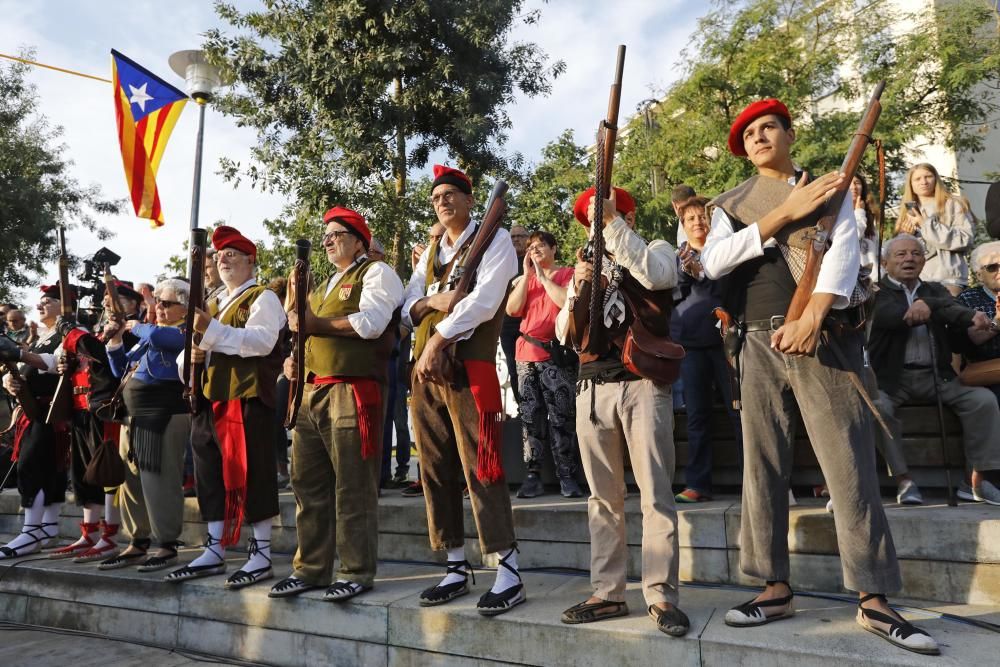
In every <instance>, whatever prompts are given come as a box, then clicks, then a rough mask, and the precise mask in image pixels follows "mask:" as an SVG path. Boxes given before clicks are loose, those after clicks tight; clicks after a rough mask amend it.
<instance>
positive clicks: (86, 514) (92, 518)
mask: <svg viewBox="0 0 1000 667" xmlns="http://www.w3.org/2000/svg"><path fill="white" fill-rule="evenodd" d="M100 520H101V506H100V505H95V504H90V505H84V506H83V522H84V523H90V524H95V523H99V522H100ZM94 535H100V533H99V532H98V531H97V530H95V531H93V532H89V533H87V537H90V539H91V540H93V539H94V537H93V536H94ZM87 537H84V536H83V535H80V539H78V540H77V541H76V542H74V543H73V546H76V545H78V544H79V545H83V544H87Z"/></svg>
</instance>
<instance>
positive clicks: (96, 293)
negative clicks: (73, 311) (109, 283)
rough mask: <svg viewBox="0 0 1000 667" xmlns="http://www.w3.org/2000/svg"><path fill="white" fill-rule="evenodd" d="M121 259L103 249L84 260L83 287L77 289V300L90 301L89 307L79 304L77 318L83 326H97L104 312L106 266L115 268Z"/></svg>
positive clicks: (80, 275) (81, 274)
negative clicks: (85, 298) (85, 299)
mask: <svg viewBox="0 0 1000 667" xmlns="http://www.w3.org/2000/svg"><path fill="white" fill-rule="evenodd" d="M121 259H122V258H121V257H120V256H118V255H117V254H115V253H114V252H113V251H111V250H109V249H107V248H101V249H100V250H98V251H97V252H95V253H94V254H93V255H91V256H90V257H85V258H84V260H83V272H82V273H80V274H79V275H78V277H79V278H80V280H82V281H83V283H84V284H83V285H79V286H78V287H77V298H78V299H81V300H82V299H83V298H84V297H87V298H89V299H90V301H89V304H88V305H87V307H83V306H82V305H80V304H79V303H78V305H77V316H78V319H79V321H80V323H81V324H83V325H84V326H87V327H91V326H93V325H94V324H96V323H97V322H98V321H99V320H100V317H101V313H102V312H103V311H104V305H103V301H104V292H105V286H104V265H105V264H107V265H108V266H115V265H116V264H118V262H120V261H121Z"/></svg>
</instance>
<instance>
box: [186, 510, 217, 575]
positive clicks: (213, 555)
mask: <svg viewBox="0 0 1000 667" xmlns="http://www.w3.org/2000/svg"><path fill="white" fill-rule="evenodd" d="M222 524H223V522H222V521H209V522H208V534H209V535H211V536H212V542H213V544H212V546H210V547H205V550H204V551H202V552H201V555H200V556H198V557H197V558H195V559H194V560H193V561H191V565H193V566H195V567H199V566H201V565H219V564H220V563H222V562H223V561H224V560H225V557H224V556H223V553H224V552H223V549H222V545H221V544H219V543H218V541H219V540H221V539H222Z"/></svg>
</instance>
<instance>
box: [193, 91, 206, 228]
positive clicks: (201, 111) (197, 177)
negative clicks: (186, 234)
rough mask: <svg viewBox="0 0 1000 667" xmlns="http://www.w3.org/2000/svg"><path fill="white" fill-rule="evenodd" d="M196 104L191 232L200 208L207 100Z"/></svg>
mask: <svg viewBox="0 0 1000 667" xmlns="http://www.w3.org/2000/svg"><path fill="white" fill-rule="evenodd" d="M195 102H197V103H198V138H197V140H196V143H195V147H194V184H193V185H192V186H191V230H192V231H194V230H195V229H198V210H199V208H200V207H201V155H202V147H203V146H204V144H205V107H206V106H208V104H207V102H208V100H206V99H204V98H198V97H196V98H195Z"/></svg>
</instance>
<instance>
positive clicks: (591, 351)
mask: <svg viewBox="0 0 1000 667" xmlns="http://www.w3.org/2000/svg"><path fill="white" fill-rule="evenodd" d="M624 70H625V45H624V44H620V45H619V46H618V57H617V60H616V63H615V79H614V82H613V83H612V84H611V92H610V93H609V95H608V112H607V116H606V118H605V119H604V120H602V121H601V123H600V125H599V126H598V128H597V169H596V176H595V179H594V220H593V222H592V223H591V237H590V242H589V243H588V244H587V247H586V248H584V250H583V252H582V256H583V258H584V260H585V261H586V260H588V259H589V261H590V262H591V263H592V264H593V267H594V274H593V275H594V278H593V280H594V281H596V283H597V285H598V286H600V285H601V280H602V271H603V268H604V267H603V265H604V233H603V231H604V200H605V199H608V198H609V197H610V196H611V177H612V175H613V173H614V163H615V143H616V142H617V139H618V111H619V107H620V106H621V96H622V76H623V74H624ZM603 297H604V291H603V290H602V289H594V288H593V284H592V282H584V283H583V284H582V285H581V286H580V290H579V292H578V293H577V295H576V302H575V303H574V307H573V312H572V317H570V327H569V335H570V339H571V342H572V344H573V347H574V349H575V350H576V351H577V352H581V353H584V354H588V355H593V356H600V355H602V354H604V353H605V352H607V350H608V346H609V342H608V340H607V338H608V337H607V331H606V329H605V327H604V298H603Z"/></svg>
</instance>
